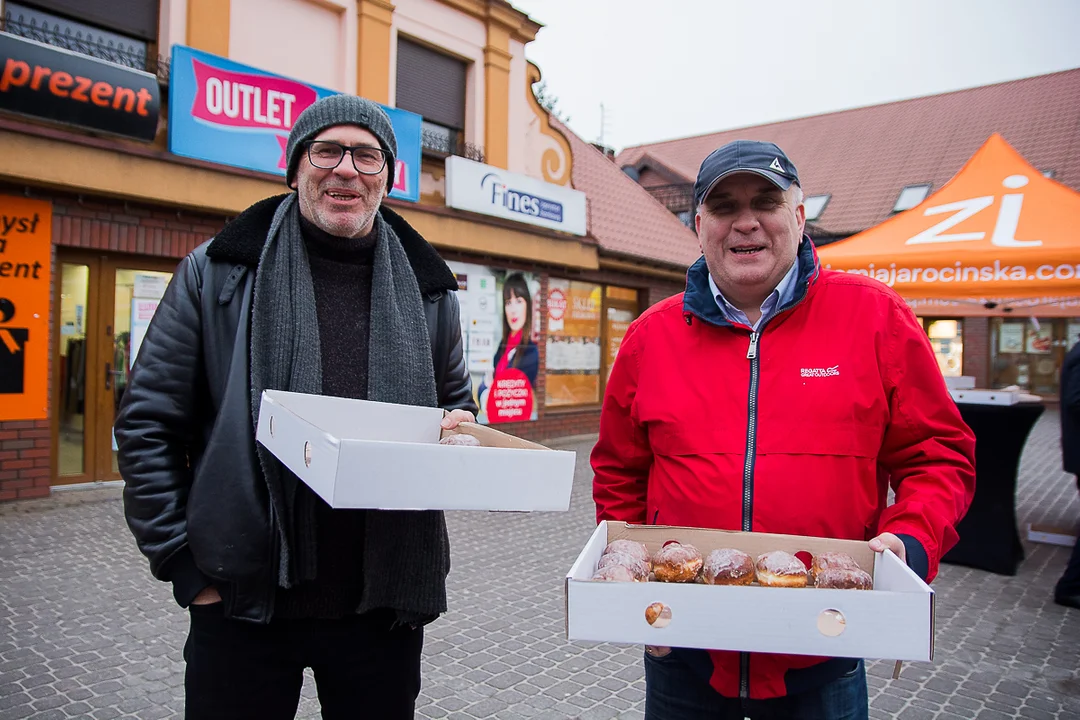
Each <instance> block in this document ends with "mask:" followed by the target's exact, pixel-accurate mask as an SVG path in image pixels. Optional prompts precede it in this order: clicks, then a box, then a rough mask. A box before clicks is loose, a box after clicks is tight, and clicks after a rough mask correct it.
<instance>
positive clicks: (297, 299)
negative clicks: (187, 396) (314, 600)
mask: <svg viewBox="0 0 1080 720" xmlns="http://www.w3.org/2000/svg"><path fill="white" fill-rule="evenodd" d="M375 229H376V231H377V233H378V234H377V238H376V241H375V255H374V261H373V265H372V278H371V298H372V302H371V318H370V328H371V329H370V342H369V350H368V399H369V400H377V401H380V402H392V403H399V404H403V405H423V406H428V407H435V406H437V405H438V394H437V391H436V387H435V371H434V367H433V364H432V359H431V340H430V336H429V334H428V328H427V321H426V319H425V315H424V308H423V304H422V302H423V301H422V298H421V296H420V288H419V286H418V285H417V282H416V275H415V274H414V273H413V270H412V266H411V265H410V264H409V259H408V256H406V254H405V250H404V249H403V248H402V245H401V241H400V240H399V239H398V237H397V235H396V234H395V233H394V231H393V229H392V228H391V227H390V226H389V225H388V224H387V223H386V221H384V220H383V218H382V217H381V216H379V215H376V217H375ZM327 331H328V332H332V330H331V329H327ZM264 389H275V390H289V391H292V392H302V393H312V394H318V393H320V392H321V390H322V361H321V357H320V352H319V323H318V316H317V313H316V308H315V290H314V288H313V286H312V281H311V268H310V266H309V264H308V257H307V250H306V248H305V246H304V241H303V237H302V236H301V234H300V210H299V203H298V201H297V196H296V195H295V194H293V195H290V196H289V197H287V198H286V199H285V200H284V201H282V203H281V205H280V206H278V209H277V211H276V212H275V213H274V220H273V223H272V224H271V226H270V231H269V234H268V237H267V242H266V244H265V245H264V247H263V250H262V256H261V257H260V259H259V267H258V272H257V275H256V277H255V298H254V303H253V306H252V313H251V413H252V420H253V422H256V423H257V421H258V415H259V403H260V398H261V396H262V391H263V390H264ZM256 445H257V449H258V454H259V462H260V464H261V466H262V470H263V474H264V476H265V478H266V483H267V488H268V490H269V493H270V503H271V510H272V512H273V515H274V519H275V521H276V522H275V525H276V527H277V529H278V542H279V547H280V565H279V568H278V584H279V585H280V586H281V587H283V588H288V587H292V586H293V585H295V584H296V583H297V582H299V581H301V580H309V579H311V578H313V577H314V576H315V571H316V568H315V552H314V547H315V528H314V513H313V512H311V508H308V507H304V503H303V502H301V503H296V502H295V501H296V498H297V493H296V488H297V485H298V483H299V482H300V480H299V479H298V478H297V477H296V475H294V474H293V473H292V472H291V471H289V470H288V469H287V468H286V467H284V466H283V465H282V464H281V463H280V462H279V461H278V460H277V458H275V457H274V456H273V455H272V454H271V453H270V452H269V451H268V450H267V449H266V448H264V447H263V446H262V445H260V444H256ZM370 481H372V482H391V481H392V479H391V478H371V479H370ZM301 497H309V498H313V496H312V494H311V493H305V494H303V495H301ZM449 569H450V554H449V542H448V540H447V535H446V523H445V520H444V517H443V513H442V512H440V511H420V512H417V511H389V510H369V511H368V512H367V520H366V522H365V533H364V569H363V575H364V589H363V597H362V599H361V602H360V607H359V608H357V611H358V612H364V611H366V610H371V609H374V608H379V607H390V608H394V609H397V610H399V611H402V612H404V613H406V614H410V615H411V614H416V615H428V616H430V615H438V614H439V613H441V612H444V611H445V610H446V587H445V580H446V574H447V573H448V572H449Z"/></svg>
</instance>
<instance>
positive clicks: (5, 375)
mask: <svg viewBox="0 0 1080 720" xmlns="http://www.w3.org/2000/svg"><path fill="white" fill-rule="evenodd" d="M51 271H52V205H50V204H49V203H47V202H42V201H40V200H26V199H24V198H20V197H12V196H10V195H0V420H44V419H45V418H47V417H48V416H49V408H48V404H49V403H48V400H49V278H50V276H51Z"/></svg>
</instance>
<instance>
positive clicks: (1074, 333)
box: [1065, 322, 1080, 350]
mask: <svg viewBox="0 0 1080 720" xmlns="http://www.w3.org/2000/svg"><path fill="white" fill-rule="evenodd" d="M1065 337H1066V339H1067V340H1068V349H1069V350H1072V348H1073V345H1075V344H1076V343H1077V342H1078V341H1080V323H1075V322H1070V323H1069V324H1068V326H1067V327H1066V329H1065Z"/></svg>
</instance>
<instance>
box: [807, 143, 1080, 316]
mask: <svg viewBox="0 0 1080 720" xmlns="http://www.w3.org/2000/svg"><path fill="white" fill-rule="evenodd" d="M819 255H820V257H821V263H822V265H824V266H825V267H831V268H833V269H834V270H843V271H845V272H849V273H858V274H860V275H866V276H869V277H872V278H875V279H877V280H880V281H881V282H884V283H885V284H887V285H889V286H891V287H892V288H894V289H895V290H896V291H897V292H899V293H900V294H901V295H902V296H903V297H904V298H905V299H907V300H908V301H909V304H911V303H916V304H917V303H923V304H926V305H943V306H945V305H948V306H954V308H955V307H956V306H963V305H970V306H971V307H973V308H974V307H983V306H985V305H987V304H988V303H989V304H990V305H995V304H996V305H1002V304H1009V305H1011V306H1013V307H1015V308H1016V309H1018V310H1022V311H1023V310H1024V309H1026V310H1034V309H1035V308H1039V312H1040V314H1042V313H1043V311H1044V310H1047V309H1056V310H1058V312H1060V313H1061V314H1068V315H1076V314H1080V312H1078V310H1077V305H1078V304H1080V303H1078V301H1077V300H1078V299H1080V193H1077V192H1075V191H1074V190H1072V189H1071V188H1068V187H1066V186H1064V185H1062V184H1060V183H1057V182H1054V181H1053V180H1050V179H1048V178H1045V177H1043V175H1042V173H1040V172H1039V171H1038V170H1036V169H1035V168H1034V167H1032V166H1031V165H1030V164H1028V162H1027V161H1026V160H1024V158H1023V157H1022V156H1021V155H1020V154H1019V153H1018V152H1016V150H1014V149H1013V148H1012V146H1010V145H1009V144H1008V143H1007V142H1005V139H1004V138H1002V137H1001V135H998V134H996V133H995V134H994V135H992V136H991V137H990V139H989V140H987V141H986V143H985V144H984V145H983V146H982V147H981V148H979V150H978V152H976V153H975V155H973V156H972V158H971V159H970V160H968V162H967V164H966V165H964V167H963V168H961V169H960V172H959V173H957V174H956V176H955V177H953V179H952V180H950V181H949V182H948V183H946V184H945V185H944V186H943V187H942V188H941V189H940V190H938V191H937V192H936V193H934V194H933V195H931V196H930V197H928V198H927V199H926V200H924V201H923V202H922V203H921V204H919V205H918V206H916V207H914V208H912V209H910V210H907V211H905V212H902V213H900V214H898V215H896V216H894V217H892V218H889V219H888V220H886V221H885V222H883V223H881V224H880V225H877V226H875V227H872V228H870V229H869V230H864V231H863V232H861V233H859V234H857V235H853V236H851V237H850V238H847V239H846V240H841V241H840V242H836V243H833V244H831V245H826V246H825V247H822V248H821V249H820V250H819ZM1070 300H1071V302H1070ZM935 301H937V302H935ZM956 309H959V308H956ZM1058 312H1054V313H1052V314H1058ZM965 314H966V313H965ZM1046 314H1051V313H1046Z"/></svg>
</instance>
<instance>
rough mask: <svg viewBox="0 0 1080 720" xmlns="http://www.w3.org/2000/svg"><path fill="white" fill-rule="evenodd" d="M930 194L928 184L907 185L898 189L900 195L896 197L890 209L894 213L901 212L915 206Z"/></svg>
mask: <svg viewBox="0 0 1080 720" xmlns="http://www.w3.org/2000/svg"><path fill="white" fill-rule="evenodd" d="M929 194H930V185H929V183H927V184H922V185H908V186H907V187H905V188H904V189H903V190H901V191H900V195H899V196H898V197H897V198H896V204H895V205H893V209H892V211H893V212H894V213H897V212H903V211H904V210H910V209H911V208H913V207H915V206H916V205H918V204H919V203H921V202H922V201H923V200H925V199H926V196H927V195H929Z"/></svg>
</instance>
